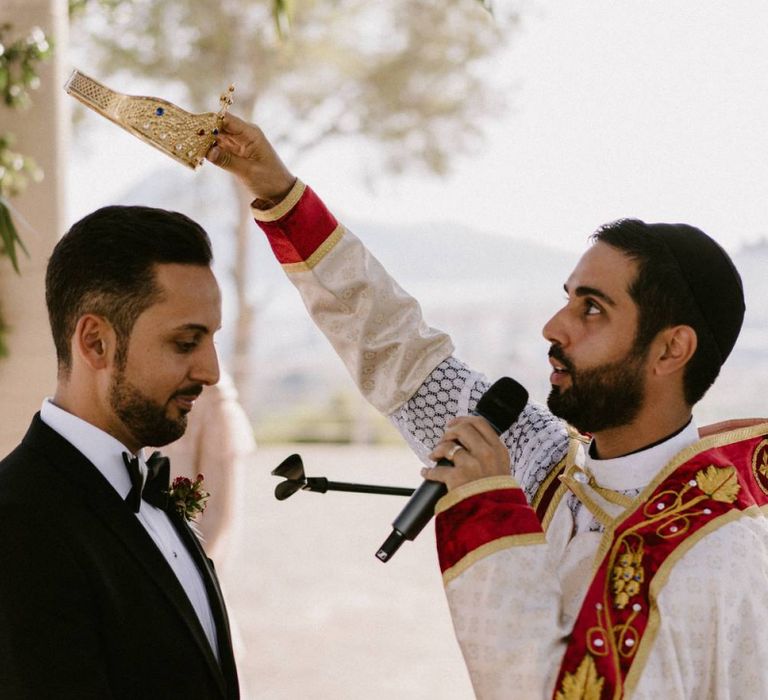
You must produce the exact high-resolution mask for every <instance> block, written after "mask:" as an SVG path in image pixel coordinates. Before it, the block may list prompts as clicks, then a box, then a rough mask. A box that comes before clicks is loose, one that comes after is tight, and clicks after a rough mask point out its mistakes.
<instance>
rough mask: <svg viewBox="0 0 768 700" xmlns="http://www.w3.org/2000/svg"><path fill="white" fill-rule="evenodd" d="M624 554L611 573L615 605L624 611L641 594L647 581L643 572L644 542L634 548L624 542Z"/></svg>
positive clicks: (638, 543)
mask: <svg viewBox="0 0 768 700" xmlns="http://www.w3.org/2000/svg"><path fill="white" fill-rule="evenodd" d="M622 547H624V552H622V553H621V554H620V555H619V560H618V561H617V562H616V564H615V565H614V567H613V571H612V572H611V583H612V588H613V604H614V605H615V606H616V607H617V608H618V609H619V610H623V609H624V608H626V607H627V605H628V604H629V601H630V598H633V597H634V596H636V595H637V594H638V593H639V592H640V584H641V583H643V581H645V571H644V570H643V541H642V540H640V541H639V542H637V543H636V544H635V546H634V547H633V546H632V545H631V544H630V543H629V542H627V541H624V542H622Z"/></svg>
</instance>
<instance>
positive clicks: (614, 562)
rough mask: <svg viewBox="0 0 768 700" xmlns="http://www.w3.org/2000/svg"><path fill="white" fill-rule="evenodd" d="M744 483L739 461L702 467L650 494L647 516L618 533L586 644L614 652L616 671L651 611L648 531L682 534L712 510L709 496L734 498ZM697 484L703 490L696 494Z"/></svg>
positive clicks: (634, 648) (599, 651)
mask: <svg viewBox="0 0 768 700" xmlns="http://www.w3.org/2000/svg"><path fill="white" fill-rule="evenodd" d="M740 488H741V487H740V485H739V482H738V475H737V472H736V468H735V467H734V466H732V465H727V466H723V467H716V466H715V465H713V464H710V465H709V466H708V467H706V468H705V469H700V470H699V471H697V472H696V475H695V477H694V478H693V479H690V480H689V481H687V482H685V483H684V484H683V485H682V487H680V488H679V490H678V489H667V490H665V491H662V492H661V493H658V494H656V495H655V496H653V497H652V498H650V499H649V500H648V502H647V503H646V504H645V506H644V507H643V510H642V513H643V515H644V516H645V517H644V518H643V519H642V520H641V521H640V522H638V523H637V524H635V525H633V526H632V527H630V528H628V529H627V530H626V531H625V532H623V533H621V534H620V535H619V536H618V537H617V538H616V541H615V543H614V545H613V547H612V548H611V553H610V556H609V560H608V568H607V571H608V572H610V578H607V579H606V582H605V586H606V589H605V593H604V599H603V603H602V604H601V603H598V604H597V605H596V608H597V618H598V619H597V626H594V627H591V628H590V629H589V630H588V632H587V648H588V649H589V650H590V651H592V652H593V653H596V655H597V656H606V655H607V654H608V653H610V654H611V655H612V657H613V659H614V663H616V664H617V666H616V670H617V673H618V660H619V659H620V658H623V659H625V660H626V659H631V658H633V657H634V655H635V652H636V651H637V649H638V646H639V644H640V640H641V638H642V634H641V633H640V631H639V630H638V629H637V628H636V626H635V625H636V623H637V621H638V616H640V615H643V616H645V615H647V614H648V611H647V610H644V607H645V605H646V603H645V596H643V595H641V594H642V588H643V584H644V583H646V574H645V570H644V567H643V552H644V542H645V540H644V538H645V536H646V533H647V534H651V533H652V534H654V535H656V536H657V537H660V538H662V539H665V540H672V539H677V538H680V537H682V536H683V535H684V534H686V533H687V532H688V531H689V530H690V527H691V521H692V519H693V518H695V517H697V516H710V515H712V509H711V508H709V507H706V502H707V501H710V502H711V501H719V502H721V503H733V502H734V501H735V500H736V498H737V496H738V493H739V490H740ZM693 489H697V490H698V491H700V493H699V494H698V495H696V494H695V492H694V493H693V494H691V491H692V490H693ZM691 496H692V497H691ZM686 497H687V500H686ZM697 506H700V507H698V508H697ZM636 596H637V597H636ZM612 610H613V611H624V610H628V612H629V614H628V615H627V616H626V619H616V618H617V617H619V618H623V617H624V615H617V616H615V615H614V614H613V613H612ZM641 619H642V618H641ZM604 650H605V651H604Z"/></svg>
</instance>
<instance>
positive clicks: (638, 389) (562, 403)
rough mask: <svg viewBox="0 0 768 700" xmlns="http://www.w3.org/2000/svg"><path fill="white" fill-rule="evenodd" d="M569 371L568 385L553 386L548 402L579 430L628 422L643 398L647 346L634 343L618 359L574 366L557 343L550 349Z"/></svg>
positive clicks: (587, 431) (608, 427)
mask: <svg viewBox="0 0 768 700" xmlns="http://www.w3.org/2000/svg"><path fill="white" fill-rule="evenodd" d="M549 355H550V357H553V358H555V359H556V360H557V361H558V362H560V363H561V364H562V365H563V367H564V368H565V369H566V370H567V371H568V373H569V376H570V379H571V382H570V386H569V387H567V388H563V387H559V386H553V387H552V391H551V392H550V394H549V398H548V399H547V406H549V409H550V411H552V413H554V414H555V415H556V416H558V417H560V418H562V419H563V420H565V421H566V422H567V423H569V424H570V425H572V426H573V427H574V428H576V430H578V431H579V432H582V433H597V432H600V431H602V430H609V429H611V428H618V427H620V426H622V425H628V424H629V423H631V422H632V421H633V420H634V419H635V418H636V416H637V414H638V413H639V412H640V408H641V407H642V405H643V401H644V400H645V386H644V382H643V368H644V364H645V358H646V356H647V348H641V349H638V348H635V347H633V348H632V349H631V350H630V351H629V352H628V353H627V355H626V357H624V358H623V359H621V360H617V361H615V362H606V363H604V364H602V365H598V366H597V367H591V368H589V369H583V370H577V369H576V368H575V367H574V365H573V363H572V362H571V361H570V360H569V359H568V357H567V355H565V353H564V352H563V351H562V349H561V348H560V346H559V345H553V346H552V347H551V348H550V351H549Z"/></svg>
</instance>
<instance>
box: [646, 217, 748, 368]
mask: <svg viewBox="0 0 768 700" xmlns="http://www.w3.org/2000/svg"><path fill="white" fill-rule="evenodd" d="M646 226H647V228H648V230H649V231H650V232H651V233H652V234H653V235H655V236H656V238H657V239H658V240H660V241H662V242H663V243H664V246H665V248H666V249H667V250H668V251H669V254H670V256H671V258H672V259H673V260H674V262H675V264H676V267H677V268H679V270H680V273H681V275H682V279H683V280H684V281H685V284H686V286H687V288H688V290H689V291H690V293H691V299H692V300H693V302H694V304H695V307H696V309H697V310H698V312H699V314H700V316H701V320H702V321H703V322H704V326H705V328H707V329H708V330H709V333H710V335H711V338H712V340H713V341H714V343H715V345H716V347H717V349H718V350H719V352H720V364H721V365H722V364H723V362H725V359H726V358H727V357H728V355H729V354H730V353H731V350H733V346H734V344H735V343H736V338H738V337H739V331H740V330H741V324H742V322H743V321H744V310H745V306H744V287H743V286H742V283H741V277H740V276H739V272H738V270H736V267H735V266H734V264H733V261H732V260H731V258H730V257H729V256H728V253H726V252H725V251H724V250H723V249H722V248H721V247H720V246H719V245H718V244H717V243H716V242H715V241H714V240H712V239H711V238H710V237H709V236H708V235H707V234H706V233H704V232H703V231H700V230H699V229H697V228H695V227H694V226H688V225H687V224H646Z"/></svg>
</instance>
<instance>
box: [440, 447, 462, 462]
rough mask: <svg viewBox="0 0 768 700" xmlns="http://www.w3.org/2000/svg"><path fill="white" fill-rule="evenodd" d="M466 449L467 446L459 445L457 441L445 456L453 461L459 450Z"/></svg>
mask: <svg viewBox="0 0 768 700" xmlns="http://www.w3.org/2000/svg"><path fill="white" fill-rule="evenodd" d="M465 449H466V447H464V445H459V444H458V443H456V444H454V446H453V447H452V448H451V449H450V451H449V452H448V454H447V455H445V458H446V459H447V460H448V461H449V462H452V461H453V458H454V457H455V456H456V453H457V452H458V451H459V450H465Z"/></svg>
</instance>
